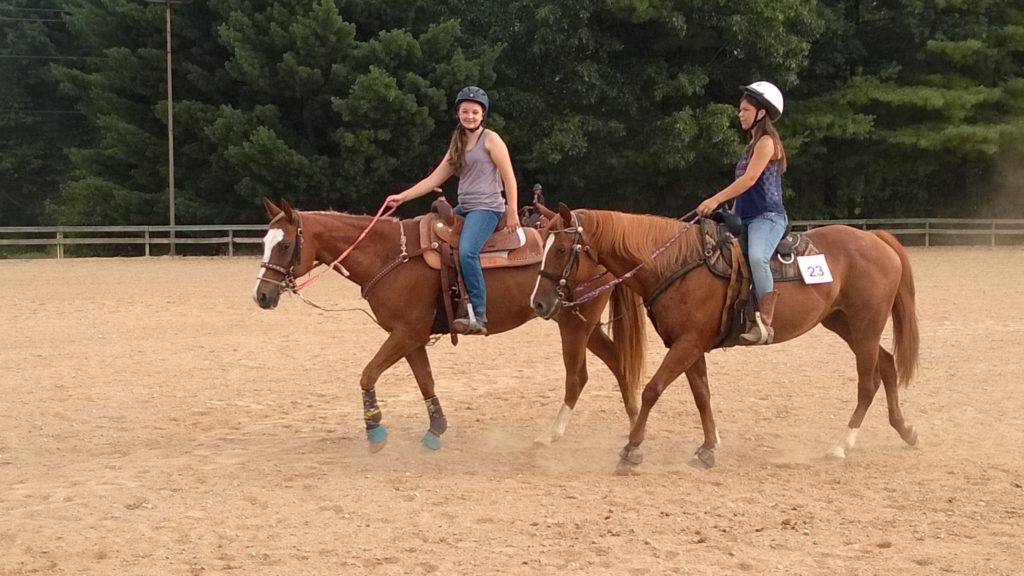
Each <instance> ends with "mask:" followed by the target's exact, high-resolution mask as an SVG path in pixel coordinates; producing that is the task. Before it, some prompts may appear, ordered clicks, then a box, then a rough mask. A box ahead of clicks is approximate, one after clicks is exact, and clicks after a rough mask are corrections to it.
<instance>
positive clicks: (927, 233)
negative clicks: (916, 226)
mask: <svg viewBox="0 0 1024 576" xmlns="http://www.w3.org/2000/svg"><path fill="white" fill-rule="evenodd" d="M931 229H932V223H931V222H928V221H925V223H924V247H925V248H927V247H929V246H931V245H932V242H931V240H932V235H931Z"/></svg>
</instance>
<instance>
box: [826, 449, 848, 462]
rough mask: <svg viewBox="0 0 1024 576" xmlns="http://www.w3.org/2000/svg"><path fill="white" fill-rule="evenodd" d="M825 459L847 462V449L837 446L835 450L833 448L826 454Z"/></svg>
mask: <svg viewBox="0 0 1024 576" xmlns="http://www.w3.org/2000/svg"><path fill="white" fill-rule="evenodd" d="M825 457H826V458H831V459H833V460H846V448H843V447H842V446H836V447H835V448H832V449H831V450H829V451H828V452H825Z"/></svg>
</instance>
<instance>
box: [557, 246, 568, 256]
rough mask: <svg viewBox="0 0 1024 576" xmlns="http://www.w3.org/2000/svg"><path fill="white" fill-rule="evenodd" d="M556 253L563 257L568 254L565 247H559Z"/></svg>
mask: <svg viewBox="0 0 1024 576" xmlns="http://www.w3.org/2000/svg"><path fill="white" fill-rule="evenodd" d="M555 252H557V253H558V255H559V256H561V255H563V254H565V253H566V252H567V250H566V249H565V246H559V247H558V249H557V250H555Z"/></svg>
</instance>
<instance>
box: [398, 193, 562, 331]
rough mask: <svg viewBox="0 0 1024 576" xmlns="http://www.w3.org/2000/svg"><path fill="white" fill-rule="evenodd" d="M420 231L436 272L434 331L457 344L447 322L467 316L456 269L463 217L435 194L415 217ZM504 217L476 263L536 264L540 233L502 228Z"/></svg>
mask: <svg viewBox="0 0 1024 576" xmlns="http://www.w3.org/2000/svg"><path fill="white" fill-rule="evenodd" d="M417 220H418V221H419V231H420V249H421V250H422V253H423V260H424V261H425V262H426V263H427V265H428V266H430V267H431V268H433V269H434V270H437V271H438V272H439V276H440V281H441V292H440V300H441V302H439V303H438V307H437V312H436V313H435V315H434V325H433V328H432V329H431V332H432V333H434V334H443V333H446V332H447V333H450V334H451V338H452V344H458V335H457V334H456V333H455V332H454V331H453V330H452V329H451V322H452V321H453V320H455V319H456V318H459V317H465V316H466V315H467V305H466V300H467V296H466V289H465V286H464V284H463V282H462V273H461V271H460V270H459V235H460V234H461V233H462V224H463V218H462V217H461V216H458V215H456V214H455V211H454V210H453V209H452V206H451V205H450V204H449V203H448V201H447V200H446V199H445V198H444V196H440V197H438V199H437V200H434V202H433V203H432V204H431V206H430V212H428V213H427V214H425V215H424V216H421V217H419V218H418V219H417ZM505 226H506V220H505V218H504V217H502V218H501V220H499V221H498V225H497V226H496V227H495V231H494V232H493V233H492V234H491V236H490V238H488V239H487V241H486V242H485V243H484V246H483V248H482V249H481V251H480V265H481V267H482V268H483V269H484V270H487V269H489V268H512V267H518V266H529V265H531V264H537V263H539V262H540V261H541V260H543V258H544V244H543V243H542V242H541V237H540V232H538V231H537V230H535V229H533V228H525V227H523V228H520V229H519V233H518V234H510V233H508V232H507V231H506V230H505Z"/></svg>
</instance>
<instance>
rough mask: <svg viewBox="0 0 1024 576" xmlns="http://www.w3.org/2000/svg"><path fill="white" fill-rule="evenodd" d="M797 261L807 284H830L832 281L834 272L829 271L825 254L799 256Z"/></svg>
mask: <svg viewBox="0 0 1024 576" xmlns="http://www.w3.org/2000/svg"><path fill="white" fill-rule="evenodd" d="M796 260H797V264H798V265H799V266H800V274H802V275H803V277H804V283H805V284H828V283H829V282H831V281H832V271H831V270H829V269H828V262H826V261H825V255H824V254H815V255H813V256H798V257H797V259H796Z"/></svg>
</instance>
